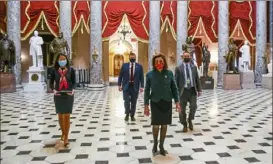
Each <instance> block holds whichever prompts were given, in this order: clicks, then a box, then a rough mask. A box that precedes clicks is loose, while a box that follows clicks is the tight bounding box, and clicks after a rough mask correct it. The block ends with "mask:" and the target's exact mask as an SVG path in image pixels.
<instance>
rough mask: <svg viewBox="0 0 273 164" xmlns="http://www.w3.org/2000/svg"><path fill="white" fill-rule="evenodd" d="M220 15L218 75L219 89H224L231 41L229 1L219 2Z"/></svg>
mask: <svg viewBox="0 0 273 164" xmlns="http://www.w3.org/2000/svg"><path fill="white" fill-rule="evenodd" d="M218 7H219V10H218V11H219V14H218V20H219V23H218V75H217V87H219V88H222V87H223V79H224V73H225V71H226V62H225V58H224V56H225V55H226V53H227V51H228V39H229V16H228V15H229V13H228V9H229V6H228V1H219V6H218Z"/></svg>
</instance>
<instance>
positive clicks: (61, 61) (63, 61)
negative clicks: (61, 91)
mask: <svg viewBox="0 0 273 164" xmlns="http://www.w3.org/2000/svg"><path fill="white" fill-rule="evenodd" d="M58 63H59V66H61V67H64V66H65V65H66V64H67V61H66V60H60V61H58Z"/></svg>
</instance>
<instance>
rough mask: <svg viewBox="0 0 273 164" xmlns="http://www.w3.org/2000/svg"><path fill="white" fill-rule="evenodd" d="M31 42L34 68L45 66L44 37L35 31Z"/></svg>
mask: <svg viewBox="0 0 273 164" xmlns="http://www.w3.org/2000/svg"><path fill="white" fill-rule="evenodd" d="M29 44H30V52H29V54H30V56H32V63H33V65H32V68H34V67H36V68H37V67H38V68H43V51H42V46H41V45H42V44H44V41H43V38H42V37H40V36H38V31H34V36H32V37H31V38H30V40H29Z"/></svg>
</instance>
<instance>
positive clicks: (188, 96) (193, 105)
mask: <svg viewBox="0 0 273 164" xmlns="http://www.w3.org/2000/svg"><path fill="white" fill-rule="evenodd" d="M188 102H189V104H190V113H189V117H188V119H189V121H191V120H193V119H194V115H195V112H196V109H197V96H196V92H195V89H194V88H190V89H187V88H184V91H183V94H182V96H181V97H180V106H181V113H179V119H180V122H181V124H182V125H184V126H187V114H186V107H187V104H188Z"/></svg>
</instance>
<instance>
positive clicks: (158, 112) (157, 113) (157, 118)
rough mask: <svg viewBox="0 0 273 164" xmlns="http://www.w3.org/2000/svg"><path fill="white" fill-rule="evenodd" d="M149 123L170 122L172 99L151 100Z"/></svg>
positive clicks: (165, 123)
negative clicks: (150, 120)
mask: <svg viewBox="0 0 273 164" xmlns="http://www.w3.org/2000/svg"><path fill="white" fill-rule="evenodd" d="M151 119H152V122H151V125H168V124H172V101H165V100H162V99H161V100H159V101H158V102H152V101H151Z"/></svg>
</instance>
